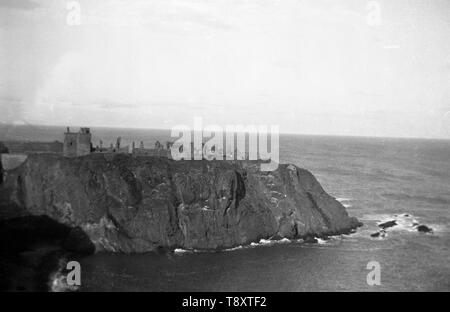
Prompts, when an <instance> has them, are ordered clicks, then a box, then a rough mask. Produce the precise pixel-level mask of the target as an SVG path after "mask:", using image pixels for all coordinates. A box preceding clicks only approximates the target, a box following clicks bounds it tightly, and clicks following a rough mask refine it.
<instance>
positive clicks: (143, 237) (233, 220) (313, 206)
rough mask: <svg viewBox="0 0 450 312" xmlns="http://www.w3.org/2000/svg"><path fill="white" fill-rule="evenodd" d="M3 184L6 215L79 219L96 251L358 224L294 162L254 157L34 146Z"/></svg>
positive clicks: (225, 242)
mask: <svg viewBox="0 0 450 312" xmlns="http://www.w3.org/2000/svg"><path fill="white" fill-rule="evenodd" d="M1 192H2V193H3V195H2V196H3V197H4V198H7V201H8V202H9V207H13V208H12V209H13V212H11V208H10V210H9V211H8V213H7V214H5V213H3V212H2V213H1V214H0V215H1V218H3V219H4V218H6V217H7V218H11V217H23V216H26V215H31V216H41V215H44V216H48V217H50V218H51V219H53V220H55V221H57V222H59V223H62V224H64V225H66V226H69V227H72V228H81V229H82V230H83V231H84V233H86V234H87V235H88V237H89V238H90V240H91V241H92V243H93V244H94V245H95V248H96V250H97V251H102V250H107V251H114V252H146V251H151V250H155V249H157V248H169V249H172V248H186V249H221V248H229V247H233V246H237V245H242V244H248V243H250V242H254V241H258V240H259V239H261V238H270V237H277V238H283V237H286V238H300V237H310V236H319V237H323V236H327V235H333V234H339V233H347V232H350V231H351V230H353V229H354V228H356V227H357V226H359V225H360V223H359V222H358V221H357V220H356V219H355V218H351V217H349V216H348V215H347V212H346V211H345V208H344V207H343V206H342V205H341V204H340V203H339V202H338V201H336V200H335V199H334V198H333V197H331V196H330V195H328V194H327V193H326V192H325V191H324V190H323V188H322V187H321V186H320V184H319V183H318V182H317V180H316V179H315V178H314V176H313V175H312V174H311V173H310V172H308V171H307V170H304V169H300V168H298V167H296V166H293V165H280V166H279V168H278V169H277V170H276V171H273V172H261V171H260V170H259V165H258V164H257V163H255V162H228V161H172V160H168V159H164V158H154V157H132V156H130V155H115V156H113V155H106V154H92V155H89V156H86V157H80V158H75V159H74V158H64V157H60V156H57V155H49V154H48V155H47V154H46V155H42V154H41V155H30V156H29V157H28V159H27V160H26V162H25V163H24V164H22V165H21V166H20V167H18V168H16V169H14V170H11V171H6V174H5V176H4V181H3V185H2V190H1ZM3 206H4V207H6V205H3ZM1 209H6V208H3V207H2V208H1Z"/></svg>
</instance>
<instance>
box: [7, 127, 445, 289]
mask: <svg viewBox="0 0 450 312" xmlns="http://www.w3.org/2000/svg"><path fill="white" fill-rule="evenodd" d="M92 130H93V132H94V143H95V142H96V140H99V139H100V138H101V139H102V140H103V141H104V144H109V142H115V138H116V137H117V136H121V137H122V141H123V142H124V144H125V145H126V144H129V143H130V142H132V141H133V140H134V141H136V142H139V141H144V142H145V143H146V145H152V144H154V142H155V141H156V140H161V141H164V140H166V139H167V138H168V132H167V131H164V130H129V129H102V128H98V129H96V128H93V129H92ZM63 131H64V128H55V127H34V128H32V127H30V126H22V127H5V126H0V140H7V139H30V140H45V141H49V140H56V139H58V140H61V139H62V132H63ZM280 160H281V162H283V163H286V162H287V163H293V164H296V165H298V166H300V167H303V168H306V169H308V170H310V171H311V172H312V173H313V174H314V175H315V176H316V178H317V179H318V180H319V182H320V183H321V184H322V186H323V187H324V188H325V190H326V191H327V192H328V193H330V194H331V195H333V196H335V197H336V198H338V200H340V201H341V202H342V203H343V204H344V205H345V206H346V207H347V211H348V212H349V214H350V215H353V216H356V217H357V218H359V219H360V220H361V221H362V222H363V223H364V226H363V227H361V228H359V229H358V231H357V232H356V233H355V234H352V235H343V236H338V237H333V238H331V239H330V240H328V241H319V243H318V244H306V243H304V242H301V241H287V240H283V241H281V242H271V241H264V240H263V241H261V242H259V243H256V244H252V245H251V246H242V247H238V248H233V249H231V250H228V251H222V252H190V251H184V250H176V251H175V252H174V253H164V254H157V253H148V254H141V255H115V254H96V255H93V256H90V257H87V258H84V259H83V260H82V262H81V268H82V285H81V288H80V290H81V291H450V213H449V212H450V210H449V209H450V141H448V140H447V141H446V140H420V139H383V138H356V137H327V136H301V135H282V136H281V137H280ZM387 220H397V223H398V225H397V226H394V227H392V228H389V229H387V235H386V237H384V238H373V237H371V236H370V234H372V233H375V232H377V231H378V230H379V228H378V224H379V223H380V222H382V221H387ZM413 223H420V224H425V225H427V226H429V227H431V228H433V230H434V233H433V234H423V233H419V232H417V230H416V229H415V228H414V227H413V226H412V224H413ZM371 261H377V262H379V264H380V268H381V285H379V286H377V285H375V286H369V285H368V284H367V274H368V273H369V272H370V270H369V269H367V264H368V263H369V262H371Z"/></svg>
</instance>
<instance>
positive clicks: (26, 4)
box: [0, 0, 40, 10]
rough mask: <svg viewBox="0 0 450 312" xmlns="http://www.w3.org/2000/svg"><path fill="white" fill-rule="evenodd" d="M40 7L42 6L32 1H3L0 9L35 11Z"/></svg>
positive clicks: (0, 2) (0, 3)
mask: <svg viewBox="0 0 450 312" xmlns="http://www.w3.org/2000/svg"><path fill="white" fill-rule="evenodd" d="M38 7H40V4H38V3H36V2H35V1H32V0H2V1H0V8H5V9H16V10H34V9H36V8H38Z"/></svg>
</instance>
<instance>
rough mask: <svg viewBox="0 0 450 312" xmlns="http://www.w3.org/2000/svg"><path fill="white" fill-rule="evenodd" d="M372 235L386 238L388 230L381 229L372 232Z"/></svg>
mask: <svg viewBox="0 0 450 312" xmlns="http://www.w3.org/2000/svg"><path fill="white" fill-rule="evenodd" d="M370 236H371V237H380V238H384V237H386V231H385V230H381V231H379V232H376V233H373V234H370Z"/></svg>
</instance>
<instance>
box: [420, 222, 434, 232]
mask: <svg viewBox="0 0 450 312" xmlns="http://www.w3.org/2000/svg"><path fill="white" fill-rule="evenodd" d="M417 231H419V232H421V233H433V229H432V228H430V227H428V226H426V225H423V224H422V225H419V226H417Z"/></svg>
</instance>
